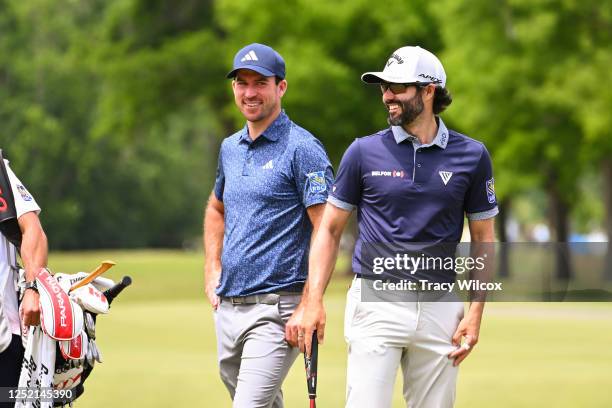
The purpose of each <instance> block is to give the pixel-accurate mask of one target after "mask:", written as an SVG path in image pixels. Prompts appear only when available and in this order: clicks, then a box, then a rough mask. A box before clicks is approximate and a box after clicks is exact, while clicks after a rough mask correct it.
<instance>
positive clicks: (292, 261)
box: [214, 111, 333, 296]
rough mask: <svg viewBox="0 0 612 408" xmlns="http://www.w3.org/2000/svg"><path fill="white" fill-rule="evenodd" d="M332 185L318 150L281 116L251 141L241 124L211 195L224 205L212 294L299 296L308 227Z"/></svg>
mask: <svg viewBox="0 0 612 408" xmlns="http://www.w3.org/2000/svg"><path fill="white" fill-rule="evenodd" d="M332 183H333V172H332V167H331V164H330V162H329V159H328V157H327V154H326V152H325V150H324V148H323V145H322V144H321V142H319V140H317V139H316V138H315V137H314V136H313V135H312V134H310V133H309V132H308V131H307V130H305V129H303V128H301V127H299V126H298V125H296V124H295V123H293V122H292V121H291V120H290V119H289V117H288V116H287V115H286V114H285V112H284V111H283V112H281V113H280V114H279V116H278V117H277V118H276V120H275V121H274V122H272V124H271V125H270V126H269V127H268V128H267V129H266V130H265V131H264V133H263V134H262V135H260V136H259V137H258V138H257V139H255V140H254V141H253V140H251V138H250V137H249V134H248V128H247V127H246V126H245V127H244V128H243V129H242V130H240V131H239V132H237V133H235V134H233V135H232V136H230V137H228V138H226V139H225V140H224V141H223V143H222V145H221V150H220V153H219V164H218V167H217V178H216V181H215V189H214V191H215V195H216V197H217V199H219V200H220V201H222V202H223V205H224V208H225V214H224V217H225V234H224V238H223V252H222V255H221V264H222V272H221V281H220V286H219V288H218V289H217V294H218V295H221V296H247V295H253V294H260V293H270V292H277V291H290V292H299V291H301V290H302V288H303V286H304V282H305V281H306V277H307V275H308V250H309V246H310V236H311V232H312V224H311V222H310V219H309V218H308V214H307V212H306V208H308V207H310V206H312V205H315V204H321V203H325V201H326V200H327V194H328V192H329V189H330V187H331V184H332Z"/></svg>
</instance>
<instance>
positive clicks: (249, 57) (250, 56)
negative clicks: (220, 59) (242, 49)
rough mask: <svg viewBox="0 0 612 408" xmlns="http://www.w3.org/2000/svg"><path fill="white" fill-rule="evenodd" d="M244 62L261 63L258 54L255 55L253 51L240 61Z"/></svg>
mask: <svg viewBox="0 0 612 408" xmlns="http://www.w3.org/2000/svg"><path fill="white" fill-rule="evenodd" d="M244 61H259V58H257V54H255V51H253V50H251V51H249V52H247V53H246V55H245V56H244V57H242V59H241V60H240V62H244Z"/></svg>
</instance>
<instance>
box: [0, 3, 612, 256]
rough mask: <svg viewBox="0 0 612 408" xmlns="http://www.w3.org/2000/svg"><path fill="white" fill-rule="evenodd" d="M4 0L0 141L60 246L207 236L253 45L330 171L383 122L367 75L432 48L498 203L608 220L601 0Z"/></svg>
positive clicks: (452, 112) (452, 115) (458, 123)
mask: <svg viewBox="0 0 612 408" xmlns="http://www.w3.org/2000/svg"><path fill="white" fill-rule="evenodd" d="M0 8H1V9H2V13H0V121H1V122H2V124H3V126H2V128H1V129H0V147H1V148H2V149H4V151H5V154H6V155H7V156H8V158H9V159H11V163H12V166H13V168H14V170H15V171H16V172H17V173H18V175H19V176H20V177H21V178H22V179H23V181H24V182H25V183H26V184H27V185H28V186H29V187H30V189H31V190H32V192H33V193H34V194H35V195H36V197H37V199H38V201H39V202H40V204H41V206H42V207H43V215H42V217H43V223H44V226H45V228H46V229H47V232H48V234H49V237H50V242H51V245H52V246H53V247H55V248H92V247H124V246H127V247H135V246H150V245H153V246H180V245H183V243H184V242H185V241H189V240H191V239H192V238H193V237H194V236H197V235H199V234H200V229H201V215H202V207H203V205H204V203H205V200H206V196H207V195H208V194H209V192H210V190H211V187H212V183H213V181H214V171H215V166H216V162H217V153H218V147H219V144H220V142H221V140H222V139H223V138H224V137H226V136H228V135H229V134H231V133H233V132H234V131H235V130H236V129H238V128H241V127H242V126H244V118H243V117H241V115H240V114H239V112H238V111H237V109H236V108H235V106H234V102H233V97H232V94H231V88H230V81H229V80H227V79H225V74H226V72H227V71H228V70H229V69H230V67H231V62H232V58H233V55H234V53H235V52H236V51H237V50H238V49H239V48H241V47H242V46H244V45H246V44H248V43H251V42H263V43H266V44H269V45H271V46H273V47H274V48H276V49H277V50H278V51H279V52H280V53H281V54H282V55H283V56H284V58H285V60H286V62H287V80H288V83H289V88H288V92H287V94H286V96H285V98H284V100H283V106H284V108H285V109H286V111H287V113H288V114H289V115H290V117H291V118H292V119H293V120H295V121H296V122H297V123H299V124H300V125H302V126H303V127H305V128H306V129H308V130H310V131H311V132H312V133H313V134H315V136H317V137H318V138H319V139H321V141H322V142H323V143H324V145H325V146H326V148H327V150H328V153H329V156H330V158H331V159H332V161H333V162H334V163H336V164H337V163H338V161H339V159H340V157H341V156H342V154H343V152H344V150H345V149H346V147H347V146H348V145H349V143H350V142H351V141H352V140H353V139H354V138H355V137H359V136H363V135H366V134H370V133H372V132H374V131H376V130H378V129H381V128H383V127H385V126H386V122H385V117H386V114H385V111H384V107H383V105H382V103H381V96H380V92H379V91H378V89H377V87H374V86H368V85H365V84H363V83H362V82H361V81H360V75H361V74H362V73H363V72H366V71H372V70H380V69H382V67H383V64H384V61H385V60H386V58H387V57H388V55H389V54H390V53H391V52H392V51H393V50H394V49H396V48H398V47H400V46H404V45H408V44H419V45H421V46H423V47H425V48H427V49H429V50H431V51H433V52H434V53H436V54H438V55H439V56H440V57H441V59H442V61H443V62H444V65H445V67H446V70H447V74H448V86H449V88H450V90H451V91H452V93H453V95H454V99H455V101H454V103H453V104H452V105H451V107H450V108H449V109H448V112H445V113H444V114H443V116H444V118H445V120H446V121H447V122H448V124H449V125H450V126H451V127H453V128H456V129H457V130H459V131H462V132H464V133H466V134H468V135H470V136H473V137H474V138H476V139H478V140H483V141H484V142H485V143H486V145H487V147H488V148H489V150H490V151H491V152H492V156H493V159H494V162H495V169H496V187H497V191H498V195H499V196H500V197H501V198H505V197H511V196H516V195H517V194H523V193H524V192H526V191H533V190H535V189H549V190H550V189H556V190H558V191H560V192H561V193H562V194H563V197H562V198H563V200H564V201H566V202H567V203H569V204H573V205H574V206H577V208H578V209H577V210H576V211H575V214H576V216H577V217H578V218H580V219H581V221H579V222H578V224H580V225H586V224H588V220H587V218H588V217H589V216H590V215H593V217H595V219H597V220H599V219H600V218H601V209H599V210H597V209H596V207H593V206H586V207H585V203H584V200H579V199H578V198H579V197H581V196H584V194H585V193H584V186H587V188H588V189H591V190H589V191H590V192H592V189H593V188H594V187H592V186H593V185H594V184H593V183H588V182H586V183H585V182H583V180H584V177H583V174H587V176H586V177H588V174H593V172H596V171H599V169H600V164H601V162H602V161H605V160H609V157H611V155H612V142H611V140H612V139H611V138H610V137H609V135H608V133H609V130H608V129H610V127H611V123H610V117H611V116H610V115H609V110H610V106H612V96H611V95H612V94H611V93H610V92H609V91H608V90H609V89H610V85H611V82H612V73H611V72H612V71H611V70H610V69H609V67H610V66H611V65H612V53H610V51H609V43H610V33H611V32H612V30H610V22H611V19H612V13H611V11H610V8H609V7H608V5H607V3H606V2H597V1H595V0H587V1H583V2H576V1H574V0H564V1H552V0H537V1H527V0H505V1H503V0H502V1H496V2H491V1H488V0H475V1H470V2H467V1H451V0H444V1H443V2H442V3H439V2H437V3H435V4H434V3H432V2H426V1H422V0H415V1H410V2H395V3H393V4H389V5H387V7H374V6H373V5H372V3H371V2H369V1H366V0H351V1H349V0H342V1H337V2H326V1H323V0H311V1H306V0H290V1H285V2H282V3H278V2H273V1H271V0H253V1H248V2H235V1H228V0H217V1H212V0H207V1H200V0H187V1H181V2H173V1H170V0H154V1H145V0H112V1H102V0H90V1H87V2H79V1H74V0H30V1H27V2H20V1H17V0H0ZM604 182H605V180H604ZM589 186H590V187H589ZM589 196H593V195H592V194H591V195H589ZM582 207H584V208H582ZM587 207H588V208H587ZM607 211H608V212H609V209H608V210H607ZM589 214H590V215H589Z"/></svg>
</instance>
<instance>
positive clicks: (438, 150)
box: [328, 117, 498, 280]
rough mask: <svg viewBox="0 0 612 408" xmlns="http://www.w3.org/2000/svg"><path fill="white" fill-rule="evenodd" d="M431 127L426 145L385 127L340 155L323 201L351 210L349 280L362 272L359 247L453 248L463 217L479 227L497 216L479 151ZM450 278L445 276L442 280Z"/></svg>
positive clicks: (484, 156)
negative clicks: (354, 234) (353, 237)
mask: <svg viewBox="0 0 612 408" xmlns="http://www.w3.org/2000/svg"><path fill="white" fill-rule="evenodd" d="M436 120H437V121H438V132H437V134H436V136H435V138H434V140H433V141H432V143H431V144H428V145H423V144H420V142H419V141H418V139H417V138H416V137H414V136H411V135H409V134H408V133H406V132H405V131H404V129H403V128H402V127H400V126H392V127H390V128H387V129H385V130H382V131H380V132H378V133H375V134H373V135H370V136H366V137H363V138H358V139H356V140H355V141H354V142H353V143H352V144H351V145H350V146H349V148H348V149H347V151H346V152H345V154H344V157H343V158H342V161H341V163H340V168H339V169H338V174H337V177H336V181H335V184H334V186H333V188H332V192H331V193H330V196H329V199H328V201H329V202H330V203H331V204H333V205H335V206H336V207H338V208H341V209H344V210H347V211H351V210H353V209H355V208H356V209H357V219H358V227H359V236H358V239H357V242H356V246H355V253H354V255H353V271H354V272H355V273H357V274H361V272H362V259H361V250H362V247H363V246H364V244H366V245H371V244H375V245H376V244H379V243H382V244H400V245H401V244H404V243H429V244H440V243H458V242H459V241H460V239H461V234H462V232H463V220H464V215H465V214H467V217H468V219H471V220H480V219H487V218H491V217H494V216H495V215H496V214H497V213H498V209H497V202H496V198H495V190H494V181H493V170H492V165H491V158H490V156H489V153H488V152H487V150H486V148H485V146H484V145H483V144H482V143H480V142H478V141H476V140H474V139H471V138H469V137H467V136H465V135H462V134H460V133H457V132H455V131H452V130H450V131H449V130H448V129H447V128H446V126H445V125H444V122H443V121H442V119H440V118H439V117H436ZM365 272H367V271H364V273H365ZM454 278H455V277H454V275H452V272H451V273H450V274H449V275H448V276H446V279H443V280H454Z"/></svg>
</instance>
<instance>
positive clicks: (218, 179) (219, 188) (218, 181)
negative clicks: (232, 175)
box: [214, 145, 225, 201]
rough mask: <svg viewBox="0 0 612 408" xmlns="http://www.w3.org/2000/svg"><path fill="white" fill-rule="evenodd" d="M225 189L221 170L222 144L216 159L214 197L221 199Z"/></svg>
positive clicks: (223, 174)
mask: <svg viewBox="0 0 612 408" xmlns="http://www.w3.org/2000/svg"><path fill="white" fill-rule="evenodd" d="M224 189H225V173H224V172H223V145H221V148H220V149H219V158H218V160H217V174H216V176H215V188H214V191H215V197H217V200H219V201H223V190H224Z"/></svg>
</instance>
